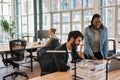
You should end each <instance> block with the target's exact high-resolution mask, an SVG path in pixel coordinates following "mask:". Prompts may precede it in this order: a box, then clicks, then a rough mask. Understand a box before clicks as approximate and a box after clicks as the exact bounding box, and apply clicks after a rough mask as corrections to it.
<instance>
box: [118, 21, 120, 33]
mask: <svg viewBox="0 0 120 80" xmlns="http://www.w3.org/2000/svg"><path fill="white" fill-rule="evenodd" d="M118 35H120V23H118Z"/></svg>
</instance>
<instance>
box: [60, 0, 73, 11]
mask: <svg viewBox="0 0 120 80" xmlns="http://www.w3.org/2000/svg"><path fill="white" fill-rule="evenodd" d="M70 2H71V0H61V10H69V9H70Z"/></svg>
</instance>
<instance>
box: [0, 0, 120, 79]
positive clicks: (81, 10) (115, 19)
mask: <svg viewBox="0 0 120 80" xmlns="http://www.w3.org/2000/svg"><path fill="white" fill-rule="evenodd" d="M95 13H98V14H100V15H101V18H102V23H103V25H104V26H106V27H107V29H108V37H109V39H113V40H115V47H116V53H120V16H119V14H120V0H0V24H1V22H2V21H3V20H6V21H7V22H8V25H9V26H10V27H13V29H12V31H11V33H10V32H8V31H4V30H3V26H2V25H0V45H3V44H4V43H5V44H6V43H9V41H10V40H12V39H25V40H27V42H38V43H39V42H40V40H41V39H39V37H38V35H39V30H49V29H50V28H55V29H56V30H57V31H56V36H57V37H58V38H59V39H60V40H61V44H62V43H64V42H66V41H67V35H68V33H69V32H70V31H73V30H79V31H81V32H82V33H84V30H85V28H86V27H87V26H88V25H89V24H90V21H91V18H92V16H93V14H95ZM12 22H13V23H14V25H13V26H12V25H11V24H12ZM12 33H13V36H11V34H12ZM82 44H84V40H83V42H82ZM0 63H1V64H2V65H3V66H4V64H3V63H2V57H1V61H0ZM119 63H120V62H119ZM35 64H37V63H35ZM37 65H38V66H37V70H36V71H40V70H39V69H40V67H39V64H37ZM117 65H119V64H117V63H116V64H115V66H117ZM3 66H2V67H3ZM34 68H36V67H34ZM34 68H33V69H34ZM0 70H2V69H0ZM118 70H119V71H120V68H119V69H118ZM28 72H29V73H30V76H32V75H33V74H34V75H35V72H34V71H33V72H30V71H28ZM3 73H4V74H2V73H0V74H1V77H3V75H5V74H6V70H5V72H4V71H3ZM116 74H117V75H118V74H119V75H120V72H117V73H116ZM116 74H115V76H113V75H114V74H112V77H114V79H112V78H111V79H110V78H109V80H120V77H119V76H117V79H115V77H116ZM30 76H29V77H30ZM38 76H39V72H37V74H36V75H35V76H32V77H30V78H31V80H32V78H34V77H38ZM33 80H34V79H33ZM36 80H37V79H36Z"/></svg>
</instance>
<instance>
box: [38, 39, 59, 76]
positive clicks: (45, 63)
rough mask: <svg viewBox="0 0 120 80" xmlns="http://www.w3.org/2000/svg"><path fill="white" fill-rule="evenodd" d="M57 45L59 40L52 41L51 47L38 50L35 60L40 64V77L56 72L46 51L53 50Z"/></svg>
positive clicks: (53, 63)
mask: <svg viewBox="0 0 120 80" xmlns="http://www.w3.org/2000/svg"><path fill="white" fill-rule="evenodd" d="M59 45H60V43H59V40H58V39H53V40H52V42H51V45H49V46H45V47H42V48H41V49H40V50H38V52H37V59H38V62H39V64H40V69H41V74H40V75H41V76H42V75H46V74H49V73H52V72H55V71H56V70H57V68H56V66H55V62H54V58H53V56H52V55H51V54H49V53H47V52H46V51H47V50H54V49H55V48H56V47H57V46H59Z"/></svg>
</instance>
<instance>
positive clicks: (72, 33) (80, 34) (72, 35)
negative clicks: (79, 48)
mask: <svg viewBox="0 0 120 80" xmlns="http://www.w3.org/2000/svg"><path fill="white" fill-rule="evenodd" d="M79 36H80V37H82V40H83V34H82V33H81V32H80V31H71V32H69V34H68V40H67V41H70V38H71V37H73V38H74V39H76V38H78V37H79Z"/></svg>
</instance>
